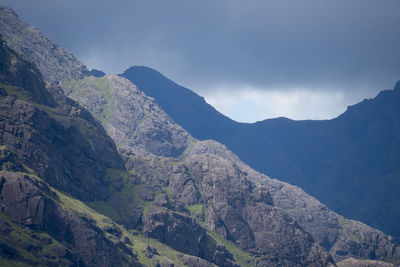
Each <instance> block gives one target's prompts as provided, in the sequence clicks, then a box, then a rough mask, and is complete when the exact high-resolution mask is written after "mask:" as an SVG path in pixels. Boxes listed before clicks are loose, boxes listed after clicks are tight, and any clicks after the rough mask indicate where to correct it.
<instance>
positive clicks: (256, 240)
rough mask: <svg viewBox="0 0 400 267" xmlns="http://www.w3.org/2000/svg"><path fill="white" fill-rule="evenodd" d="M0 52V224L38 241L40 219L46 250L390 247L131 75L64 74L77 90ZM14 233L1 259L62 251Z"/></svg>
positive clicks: (227, 258)
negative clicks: (195, 126) (186, 117)
mask: <svg viewBox="0 0 400 267" xmlns="http://www.w3.org/2000/svg"><path fill="white" fill-rule="evenodd" d="M6 14H8V13H6ZM0 17H1V16H0ZM16 25H20V24H16ZM22 37H23V35H22ZM26 43H29V42H26ZM1 51H2V54H1V53H0V55H5V56H3V57H2V59H3V60H2V65H0V66H2V69H1V70H2V73H1V75H0V77H1V79H2V80H1V86H0V87H1V88H2V89H0V94H1V97H0V100H1V101H0V129H1V135H0V141H1V147H0V148H1V150H0V152H1V154H0V155H1V163H2V165H1V166H2V170H3V171H2V172H1V177H2V178H0V185H1V186H0V189H1V194H2V195H1V201H2V202H1V203H0V207H1V216H3V217H1V218H3V219H2V220H3V221H2V222H1V221H0V227H1V228H0V230H1V229H5V230H4V232H7V231H8V232H10V231H13V232H14V231H16V232H18V233H19V235H25V234H31V233H32V235H37V238H33V237H32V239H29V244H33V245H35V244H36V245H40V246H41V247H42V248H43V249H40V251H42V250H44V251H45V252H46V251H47V247H46V246H44V245H43V244H44V243H43V242H45V241H43V240H42V239H43V238H42V236H41V235H40V234H39V233H40V232H39V230H40V231H43V232H44V233H46V235H49V236H50V237H49V238H50V240H51V242H50V241H46V242H49V244H54V246H55V247H57V248H58V247H62V248H63V249H64V250H63V251H65V253H64V254H63V253H61V252H60V253H59V254H57V255H59V256H57V257H56V262H66V263H67V264H69V263H72V264H73V263H76V264H78V263H79V264H80V263H81V262H82V263H83V264H85V265H90V266H98V265H100V266H110V265H118V266H120V265H122V266H123V265H139V264H145V265H147V266H171V264H172V263H174V264H175V265H178V266H180V265H182V266H183V265H189V266H213V265H217V266H238V265H240V266H271V265H273V266H274V265H283V266H330V265H334V261H333V259H334V260H335V261H339V260H341V259H344V258H349V257H356V258H363V259H370V258H376V259H380V260H386V261H396V260H399V259H400V255H399V249H398V247H397V246H396V245H395V244H394V243H393V241H392V240H391V238H390V237H389V236H387V235H385V234H384V233H382V232H380V231H377V230H375V229H372V228H370V227H368V226H366V225H363V224H361V223H359V222H355V221H350V220H346V219H344V218H343V217H341V216H339V215H337V214H335V213H333V212H332V211H330V210H329V209H327V208H326V206H324V205H322V204H321V203H319V202H318V201H317V200H316V199H314V198H312V197H310V196H308V195H307V194H305V193H304V191H302V190H301V189H300V188H298V187H294V186H291V185H289V184H286V183H283V182H280V181H277V180H273V179H270V178H269V177H267V176H265V175H262V174H260V173H258V172H256V171H254V170H253V169H251V168H250V167H248V166H247V165H245V164H244V163H243V162H242V161H240V160H239V158H237V157H236V156H235V155H234V154H233V153H232V152H231V151H230V150H228V149H227V148H226V147H225V146H223V145H221V144H219V143H217V142H215V141H211V140H209V141H198V140H196V139H194V138H193V137H191V136H190V135H189V134H188V133H187V132H185V131H184V130H183V129H182V128H181V127H180V126H179V125H177V124H176V123H175V122H174V121H173V120H172V119H171V118H170V117H169V116H168V115H167V114H166V113H165V112H164V111H163V110H162V109H161V108H160V107H159V106H158V105H157V103H155V101H154V99H152V98H150V97H147V96H146V95H145V94H143V93H142V92H141V91H140V90H139V89H138V88H137V87H136V86H135V85H133V84H132V83H130V82H129V81H128V80H126V79H124V78H122V77H118V76H115V75H106V76H104V77H94V76H85V77H83V78H82V79H79V80H69V81H64V82H63V83H62V89H63V90H64V91H65V93H66V94H67V95H68V96H70V97H72V98H73V99H74V100H75V101H77V102H75V101H73V100H71V99H69V98H67V97H66V96H65V95H64V92H63V91H62V90H61V89H60V88H59V87H57V86H55V85H52V84H51V83H46V82H44V81H43V79H42V78H41V76H40V74H39V70H38V69H36V67H35V66H34V65H33V64H29V63H28V62H26V61H24V60H23V59H22V58H21V57H20V56H18V55H17V54H16V53H15V52H14V51H12V50H11V49H9V48H8V47H6V46H5V44H3V45H2V49H1ZM19 52H21V53H24V50H21V51H19ZM48 52H49V53H50V52H51V53H56V54H57V53H58V50H54V51H48ZM62 53H64V52H62ZM62 53H61V54H62ZM53 57H58V55H53ZM25 58H27V55H25ZM34 63H35V62H34ZM38 63H40V62H38ZM4 66H5V67H4ZM16 66H21V67H20V68H17V67H16ZM16 69H17V72H15V70H16ZM18 69H20V70H19V71H18ZM25 72H26V73H34V75H33V74H32V75H33V78H32V79H34V80H36V81H37V82H36V83H37V86H36V87H32V86H29V85H30V84H35V83H33V82H30V83H28V84H27V85H26V86H25V85H23V84H19V83H17V82H16V80H15V79H16V78H15V77H19V76H20V75H22V73H25ZM13 73H14V74H13ZM12 75H14V76H12ZM80 77H81V76H80ZM46 79H47V80H52V78H51V77H49V78H46ZM38 94H39V95H41V96H40V97H38ZM42 96H44V97H42ZM77 103H80V104H81V105H82V106H84V108H83V107H81V106H80V105H79V104H77ZM88 111H89V112H90V113H89V112H88ZM90 114H93V116H94V117H95V118H96V119H97V121H96V120H95V119H94V118H93V117H92V116H91V115H90ZM103 127H104V129H105V130H104V129H103ZM106 133H107V134H109V135H110V136H111V137H112V139H114V141H115V143H116V144H117V147H118V150H119V152H120V153H118V151H117V147H116V146H115V145H114V142H113V140H112V139H111V138H110V137H108V136H107V134H106ZM10 192H12V193H10ZM58 222H59V223H58ZM25 227H27V229H25V231H26V232H23V231H22V230H21V229H22V228H25ZM10 229H11V230H10ZM20 230H21V231H22V232H21V231H20ZM41 238H42V239H41ZM20 239H21V238H19V239H18V238H15V235H14V234H13V235H7V236H4V237H3V236H2V237H1V239H0V241H1V242H3V243H5V244H7V247H6V248H7V249H6V250H0V255H1V259H2V260H3V261H4V262H7V263H13V262H24V263H27V264H29V265H34V264H35V262H34V261H30V260H31V259H32V258H34V257H36V258H37V257H39V258H40V259H43V260H46V261H48V258H49V257H50V258H51V255H53V254H54V253H56V252H57V251H59V250H61V249H59V250H58V249H56V252H54V253H53V252H51V253H50V254H49V255H50V256H49V255H47V254H46V253H45V252H43V253H41V252H40V253H38V252H37V251H33V250H32V249H27V248H26V247H24V246H23V244H21V242H20ZM58 244H59V246H58ZM56 245H57V246H56ZM52 246H53V245H52ZM21 249H22V251H25V252H27V253H25V254H24V253H22V252H21ZM13 251H17V252H18V253H13ZM35 253H36V254H35ZM57 253H58V252H57ZM28 254H29V255H31V256H29V255H28ZM110 255H114V256H113V257H110ZM332 258H333V259H332ZM53 259H54V258H53ZM96 259H97V260H96ZM168 264H169V265H168Z"/></svg>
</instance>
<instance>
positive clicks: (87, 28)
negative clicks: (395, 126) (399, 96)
mask: <svg viewBox="0 0 400 267" xmlns="http://www.w3.org/2000/svg"><path fill="white" fill-rule="evenodd" d="M2 3H3V4H6V5H9V6H11V7H13V8H14V9H16V11H17V12H18V13H19V14H20V16H21V17H22V18H23V19H24V20H26V21H27V22H29V23H31V24H34V25H37V26H38V27H39V28H40V29H41V30H42V31H44V32H45V33H46V34H48V35H49V36H51V37H52V38H54V39H55V40H56V41H58V42H59V43H60V44H61V45H63V46H64V47H66V48H68V49H69V50H71V51H73V52H74V54H75V55H77V57H78V58H80V59H81V60H82V61H83V62H84V63H86V64H87V65H89V67H97V68H101V69H103V70H105V71H108V72H114V73H118V72H122V71H123V70H124V69H125V68H127V67H129V66H131V65H147V66H150V67H153V68H156V69H158V70H159V71H161V72H162V73H164V74H166V75H167V76H169V77H171V78H172V79H174V80H175V81H177V82H180V83H182V84H184V85H186V86H188V87H192V88H193V89H195V90H196V91H198V92H199V93H200V94H201V92H202V90H206V89H207V88H215V86H216V85H220V86H225V87H229V85H235V86H234V87H232V88H240V85H243V86H252V87H255V88H260V89H261V90H268V89H270V88H274V89H277V88H280V89H290V88H309V89H310V90H317V89H321V90H351V89H352V90H355V89H360V88H363V90H378V89H383V88H382V87H387V88H390V87H391V86H392V85H393V83H394V81H395V80H397V79H400V52H399V48H400V16H399V11H400V1H398V0H385V1H382V0H358V1H356V0H353V1H348V0H335V1H323V0H302V1H300V0H291V1H289V0H279V1H278V0H276V1H265V0H264V1H261V0H260V1H257V0H250V1H249V0H247V1H239V0H202V1H194V0H193V1H190V0H168V1H165V0H159V1H152V0H146V1H144V0H143V1H133V0H126V1H122V0H116V1H111V0H108V1H104V0H85V1H82V0H79V1H78V0H69V1H61V0H35V1H32V0H7V1H2ZM204 92H205V91H204Z"/></svg>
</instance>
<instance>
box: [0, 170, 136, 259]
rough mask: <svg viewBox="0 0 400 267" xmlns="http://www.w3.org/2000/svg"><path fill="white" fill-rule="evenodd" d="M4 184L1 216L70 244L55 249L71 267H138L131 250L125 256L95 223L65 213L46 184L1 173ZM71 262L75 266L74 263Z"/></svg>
mask: <svg viewBox="0 0 400 267" xmlns="http://www.w3.org/2000/svg"><path fill="white" fill-rule="evenodd" d="M0 180H1V184H2V186H1V187H0V212H1V213H2V214H4V215H6V216H8V217H9V218H10V219H11V220H12V221H13V222H14V223H16V224H19V225H22V226H24V227H28V228H29V229H32V230H41V231H44V232H46V233H48V234H49V235H50V236H52V237H53V238H55V239H56V240H58V241H59V242H61V244H67V247H65V246H64V245H60V246H58V247H56V248H55V249H56V251H55V252H56V253H57V254H58V255H59V257H60V260H61V259H63V258H65V259H66V260H68V261H69V264H72V265H79V264H80V263H79V262H83V263H84V264H85V265H87V266H111V265H120V264H128V263H129V262H131V263H132V264H136V265H138V262H137V260H136V259H135V258H134V257H133V255H132V252H130V254H126V252H127V251H130V250H129V249H125V250H124V253H122V252H121V250H120V247H119V246H117V245H115V244H113V243H112V242H111V241H110V240H108V239H107V238H106V237H105V233H104V232H103V231H102V230H101V229H100V228H98V227H97V226H96V225H95V224H94V223H93V222H90V221H88V220H87V219H85V218H84V217H82V216H81V215H80V214H78V213H75V212H66V211H64V210H63V209H62V208H61V207H60V206H59V204H58V203H57V202H55V201H54V200H53V197H54V196H52V194H53V193H52V192H51V190H50V189H49V187H48V186H47V185H46V183H44V182H42V181H40V180H37V179H36V178H31V177H29V176H27V175H24V174H17V173H12V172H6V171H0ZM3 225H4V223H3ZM6 226H7V225H6ZM3 228H4V227H3ZM49 242H51V239H50V241H49V238H47V240H43V239H42V240H41V242H40V243H41V244H43V243H44V244H46V243H49ZM20 246H21V245H20ZM22 247H23V246H22ZM25 248H26V249H29V250H31V249H32V248H28V247H25ZM70 248H74V251H75V252H73V253H74V255H75V258H71V255H69V254H70V253H71V250H70ZM9 252H10V251H9ZM3 254H4V253H3ZM10 257H11V259H12V257H14V259H15V257H19V256H18V255H17V254H15V255H14V256H10V255H9V256H8V258H10ZM21 257H22V256H21ZM71 259H73V260H74V261H75V262H70V260H71ZM60 263H61V262H60Z"/></svg>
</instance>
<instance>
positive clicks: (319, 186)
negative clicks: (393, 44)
mask: <svg viewBox="0 0 400 267" xmlns="http://www.w3.org/2000/svg"><path fill="white" fill-rule="evenodd" d="M122 76H123V77H125V78H127V79H129V80H130V81H132V82H133V83H135V84H136V85H137V86H138V87H139V88H140V89H141V90H142V91H143V92H144V93H145V94H147V95H149V96H151V97H154V99H155V100H156V102H157V103H158V104H159V105H160V106H161V108H162V109H163V110H165V111H166V112H167V113H168V115H169V116H171V118H172V119H173V120H174V121H176V122H177V123H178V124H179V125H181V126H182V127H183V128H184V129H185V130H187V131H188V132H189V133H190V134H191V135H193V136H194V137H195V138H197V139H200V140H206V139H213V140H217V141H218V142H221V143H223V144H225V145H226V146H227V147H228V148H229V149H231V150H232V151H233V152H234V153H235V154H237V155H238V156H239V157H240V158H241V159H242V160H243V161H244V162H246V163H247V164H249V165H250V166H251V167H253V168H254V169H256V170H257V171H260V172H263V173H265V174H268V175H270V176H272V177H276V178H279V179H281V180H283V181H286V182H289V183H291V184H295V185H298V186H300V187H301V188H303V189H304V190H306V191H307V192H308V193H310V194H311V195H313V196H315V197H316V198H318V199H319V200H321V201H322V202H323V203H325V204H327V205H328V206H329V207H330V208H332V209H333V210H335V211H337V212H339V213H341V214H343V215H345V216H347V217H350V218H355V219H359V220H361V221H364V222H367V223H368V224H370V225H372V226H375V227H377V228H379V229H381V230H384V231H386V232H388V233H390V234H392V235H394V236H395V237H397V238H400V228H399V224H398V223H397V222H398V221H399V220H400V198H399V194H398V193H397V192H398V189H399V186H400V179H399V177H400V164H399V162H400V158H399V157H400V154H399V151H400V147H399V145H400V139H399V136H400V135H399V134H398V133H399V131H400V110H399V108H398V107H399V103H400V102H399V101H400V90H399V88H400V84H397V85H396V86H395V89H394V90H387V91H383V92H381V93H380V94H379V95H378V96H377V97H375V98H374V99H371V100H365V101H363V102H362V103H359V104H357V105H354V106H351V107H349V108H348V110H347V111H346V112H345V113H344V114H342V115H341V116H339V117H338V118H336V119H333V120H326V121H293V120H289V119H286V118H277V119H269V120H265V121H261V122H257V123H252V124H249V123H237V122H235V121H232V120H231V119H229V118H227V117H225V116H223V115H222V114H220V113H219V112H218V111H216V110H215V109H214V108H213V107H211V106H210V105H209V104H207V103H206V102H205V100H204V99H203V98H202V97H200V96H198V95H197V94H195V93H193V92H192V91H190V90H189V89H187V88H184V87H181V86H179V85H177V84H176V83H174V82H173V81H171V80H168V79H167V78H166V77H164V76H162V75H161V74H160V73H158V72H157V71H155V70H152V69H150V68H146V67H131V68H129V69H128V70H126V71H125V72H124V73H123V74H122ZM383 209H384V210H385V212H384V213H382V212H381V211H382V210H383Z"/></svg>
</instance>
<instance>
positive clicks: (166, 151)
mask: <svg viewBox="0 0 400 267" xmlns="http://www.w3.org/2000/svg"><path fill="white" fill-rule="evenodd" d="M64 90H65V92H66V93H67V95H68V96H70V97H71V98H72V99H74V100H76V101H78V102H79V103H81V104H82V105H83V106H85V107H86V108H87V109H88V110H89V111H90V112H91V113H92V114H94V116H95V117H96V118H97V119H98V120H99V121H101V122H102V124H103V126H104V128H105V129H106V131H107V133H108V134H109V135H110V136H111V137H112V138H113V139H114V140H115V142H116V144H117V145H118V146H119V148H120V149H122V150H124V151H127V152H130V153H133V154H135V155H149V154H150V153H151V154H154V155H157V156H168V157H177V156H179V155H181V154H182V152H183V151H184V150H185V149H186V148H187V146H188V144H189V143H190V142H191V141H192V140H193V138H192V137H191V136H190V135H189V134H188V133H186V132H185V131H184V130H183V129H182V128H181V127H180V126H178V125H176V124H175V123H174V122H173V121H172V120H171V119H170V118H169V117H168V116H167V115H166V114H165V113H164V112H163V111H162V110H161V109H160V108H159V107H158V105H157V104H156V103H155V102H154V99H152V98H150V97H147V96H145V95H144V94H143V93H142V92H141V91H139V90H138V88H137V87H136V86H135V85H133V84H132V83H131V82H129V81H128V80H126V79H125V78H122V77H119V76H117V75H110V74H109V75H106V76H105V77H101V78H97V77H85V78H84V79H82V80H78V81H76V82H74V83H69V84H65V85H64Z"/></svg>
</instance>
